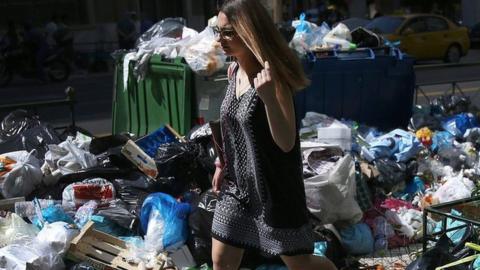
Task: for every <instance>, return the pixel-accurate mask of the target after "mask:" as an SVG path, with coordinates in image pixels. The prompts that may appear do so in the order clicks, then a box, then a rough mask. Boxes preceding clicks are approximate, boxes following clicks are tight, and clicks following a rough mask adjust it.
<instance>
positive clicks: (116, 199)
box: [0, 110, 278, 270]
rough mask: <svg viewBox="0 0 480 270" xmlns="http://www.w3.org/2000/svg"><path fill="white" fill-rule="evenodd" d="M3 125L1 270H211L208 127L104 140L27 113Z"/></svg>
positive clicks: (256, 263) (257, 261)
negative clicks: (62, 130)
mask: <svg viewBox="0 0 480 270" xmlns="http://www.w3.org/2000/svg"><path fill="white" fill-rule="evenodd" d="M0 127H1V128H0V152H1V153H0V192H1V195H0V235H1V236H0V268H1V269H77V270H78V269H82V270H89V269H183V270H195V269H203V270H207V269H211V265H212V262H211V235H210V228H211V223H212V219H213V213H214V210H215V205H216V201H217V195H216V193H213V192H212V191H211V178H212V175H213V173H214V171H215V166H214V160H215V158H216V155H215V150H214V144H213V141H212V136H211V134H212V132H211V128H210V126H209V125H208V124H207V125H204V126H198V127H196V128H194V129H192V130H191V132H190V133H189V134H187V135H186V136H185V137H180V135H178V133H177V132H176V131H175V130H173V129H172V128H171V127H169V126H165V127H161V128H159V129H158V130H156V131H155V132H152V133H150V134H148V135H147V136H143V137H140V138H137V137H135V136H134V135H132V134H116V135H111V136H106V137H98V138H96V137H93V136H88V135H86V134H82V133H80V132H78V131H75V130H74V129H71V130H69V132H66V133H58V132H57V131H56V130H55V129H54V128H52V127H51V126H50V125H49V124H48V123H44V122H43V121H41V120H40V119H39V118H38V117H37V116H35V115H33V114H31V113H29V112H26V111H22V110H18V111H13V112H12V113H10V114H9V115H8V116H7V117H5V118H4V119H3V121H2V122H1V124H0ZM245 256H246V261H247V262H246V263H245V264H244V266H245V267H248V269H273V268H268V267H269V266H268V265H263V266H262V264H264V263H265V262H267V263H268V262H270V261H272V260H273V259H271V258H265V257H262V256H261V255H259V254H256V253H254V252H247V253H246V255H245ZM277 261H278V260H277Z"/></svg>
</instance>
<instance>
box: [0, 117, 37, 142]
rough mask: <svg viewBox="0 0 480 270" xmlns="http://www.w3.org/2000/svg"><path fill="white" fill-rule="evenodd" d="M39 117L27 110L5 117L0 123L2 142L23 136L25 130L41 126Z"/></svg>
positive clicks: (0, 140) (0, 139)
mask: <svg viewBox="0 0 480 270" xmlns="http://www.w3.org/2000/svg"><path fill="white" fill-rule="evenodd" d="M39 125H40V120H39V119H38V116H35V115H33V114H32V113H30V112H27V111H25V110H16V111H13V112H11V113H10V114H8V115H7V116H5V118H3V120H2V122H1V123H0V142H3V141H7V140H8V139H9V138H11V137H14V136H16V135H20V134H22V133H23V132H24V131H25V130H28V129H31V128H33V127H36V126H39Z"/></svg>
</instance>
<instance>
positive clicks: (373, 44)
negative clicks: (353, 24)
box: [351, 27, 384, 48]
mask: <svg viewBox="0 0 480 270" xmlns="http://www.w3.org/2000/svg"><path fill="white" fill-rule="evenodd" d="M351 34H352V42H353V43H355V44H357V47H358V48H377V47H380V46H382V45H383V44H384V41H383V38H382V37H380V36H379V35H377V34H375V33H374V32H372V31H370V30H368V29H365V28H363V27H357V28H355V29H354V30H352V32H351Z"/></svg>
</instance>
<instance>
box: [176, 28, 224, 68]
mask: <svg viewBox="0 0 480 270" xmlns="http://www.w3.org/2000/svg"><path fill="white" fill-rule="evenodd" d="M180 56H183V57H184V58H185V61H187V63H188V65H189V66H190V68H191V69H192V70H193V71H194V72H196V73H198V74H200V75H202V76H210V75H213V74H214V73H215V72H216V71H218V70H219V69H221V68H222V67H223V66H224V65H225V61H226V59H227V57H226V56H225V53H224V52H223V50H222V48H221V46H220V43H219V42H217V41H216V38H215V34H214V32H213V29H212V28H211V27H208V26H207V27H206V28H205V29H204V30H203V31H202V32H201V33H200V34H198V35H197V36H195V37H193V38H191V39H190V40H189V41H188V44H186V47H185V49H184V50H182V51H180Z"/></svg>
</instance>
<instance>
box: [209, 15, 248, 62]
mask: <svg viewBox="0 0 480 270" xmlns="http://www.w3.org/2000/svg"><path fill="white" fill-rule="evenodd" d="M214 31H215V34H216V39H217V41H218V42H220V45H222V49H223V51H225V54H226V55H228V56H235V57H238V56H241V55H243V54H245V53H247V52H248V48H247V47H246V46H245V44H243V42H242V39H241V38H240V37H239V36H238V34H237V33H236V32H235V30H234V29H233V26H232V25H231V24H230V22H229V21H228V18H227V15H225V13H223V12H220V13H218V19H217V27H216V28H214Z"/></svg>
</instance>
